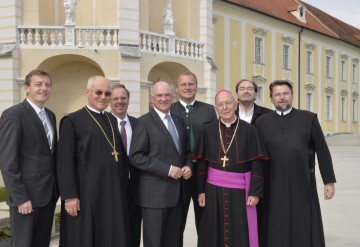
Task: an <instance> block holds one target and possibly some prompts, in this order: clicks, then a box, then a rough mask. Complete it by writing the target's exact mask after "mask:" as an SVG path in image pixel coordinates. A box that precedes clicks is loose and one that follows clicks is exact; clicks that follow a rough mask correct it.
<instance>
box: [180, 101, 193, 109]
mask: <svg viewBox="0 0 360 247" xmlns="http://www.w3.org/2000/svg"><path fill="white" fill-rule="evenodd" d="M179 102H180V104H181V105H182V106H183V107H184V108H185V111H186V112H188V111H189V109H188V108H186V106H187V105H192V106H193V105H194V103H195V100H194V101H193V102H191V104H187V103H185V102H184V101H182V100H181V99H179Z"/></svg>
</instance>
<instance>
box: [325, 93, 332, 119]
mask: <svg viewBox="0 0 360 247" xmlns="http://www.w3.org/2000/svg"><path fill="white" fill-rule="evenodd" d="M325 106H326V116H325V119H326V120H327V121H330V120H332V115H331V113H332V110H331V108H332V105H331V95H326V102H325Z"/></svg>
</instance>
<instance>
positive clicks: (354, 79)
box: [352, 63, 358, 83]
mask: <svg viewBox="0 0 360 247" xmlns="http://www.w3.org/2000/svg"><path fill="white" fill-rule="evenodd" d="M352 69H353V71H352V82H353V83H357V80H358V79H357V64H356V63H353V66H352Z"/></svg>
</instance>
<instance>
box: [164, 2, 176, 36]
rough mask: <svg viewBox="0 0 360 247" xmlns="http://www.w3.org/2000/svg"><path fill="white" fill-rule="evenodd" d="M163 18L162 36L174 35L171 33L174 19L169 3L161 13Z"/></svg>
mask: <svg viewBox="0 0 360 247" xmlns="http://www.w3.org/2000/svg"><path fill="white" fill-rule="evenodd" d="M163 18H164V34H165V35H175V33H174V31H173V25H174V17H173V13H172V8H171V2H168V3H167V6H166V8H165V9H164V12H163Z"/></svg>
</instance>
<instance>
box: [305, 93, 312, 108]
mask: <svg viewBox="0 0 360 247" xmlns="http://www.w3.org/2000/svg"><path fill="white" fill-rule="evenodd" d="M312 99H313V94H312V93H311V92H307V93H306V110H307V111H312V103H313V102H312V101H313V100H312Z"/></svg>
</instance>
